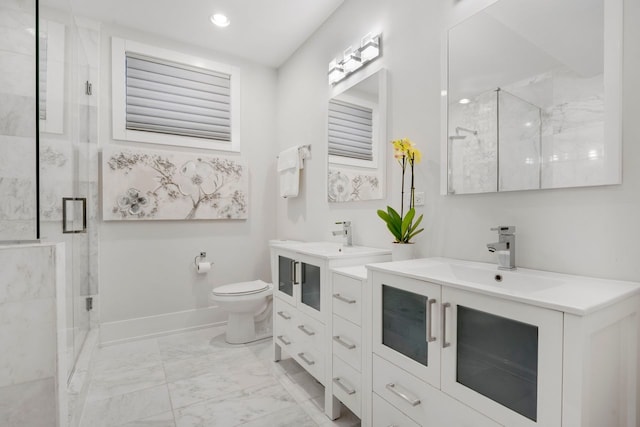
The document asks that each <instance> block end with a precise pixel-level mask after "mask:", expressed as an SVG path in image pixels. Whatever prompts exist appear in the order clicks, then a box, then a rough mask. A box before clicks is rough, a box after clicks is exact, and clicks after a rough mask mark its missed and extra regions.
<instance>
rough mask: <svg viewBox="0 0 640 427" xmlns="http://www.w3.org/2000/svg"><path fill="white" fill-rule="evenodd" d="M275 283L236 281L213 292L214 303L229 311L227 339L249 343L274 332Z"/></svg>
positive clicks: (233, 341) (211, 297) (238, 342)
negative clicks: (273, 297)
mask: <svg viewBox="0 0 640 427" xmlns="http://www.w3.org/2000/svg"><path fill="white" fill-rule="evenodd" d="M272 295H273V285H272V284H271V283H266V282H263V281H262V280H253V281H251V282H240V283H232V284H230V285H224V286H219V287H217V288H214V289H213V291H211V294H210V296H209V300H210V302H212V303H214V304H216V305H218V306H220V308H222V309H223V310H225V311H226V312H228V313H229V318H228V321H227V331H226V339H225V340H226V341H227V342H228V343H229V344H246V343H249V342H252V341H257V340H261V339H264V338H268V337H270V336H271V333H272V326H271V323H272V321H271V318H272V311H273V300H272Z"/></svg>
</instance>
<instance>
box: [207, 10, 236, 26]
mask: <svg viewBox="0 0 640 427" xmlns="http://www.w3.org/2000/svg"><path fill="white" fill-rule="evenodd" d="M209 19H210V20H211V22H212V23H213V24H214V25H217V26H218V27H222V28H224V27H228V26H229V24H230V23H231V21H229V18H228V17H227V15H224V14H222V13H214V14H213V15H211V17H210V18H209Z"/></svg>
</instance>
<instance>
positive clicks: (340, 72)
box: [329, 59, 344, 84]
mask: <svg viewBox="0 0 640 427" xmlns="http://www.w3.org/2000/svg"><path fill="white" fill-rule="evenodd" d="M343 78H344V68H342V65H341V64H340V63H339V62H338V60H336V59H334V60H333V61H331V62H329V84H335V83H337V82H339V81H340V80H342V79H343Z"/></svg>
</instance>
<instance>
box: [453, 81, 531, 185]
mask: <svg viewBox="0 0 640 427" xmlns="http://www.w3.org/2000/svg"><path fill="white" fill-rule="evenodd" d="M464 101H465V103H461V102H455V103H452V104H450V105H449V117H448V119H449V120H448V127H449V129H448V135H449V138H448V144H447V149H448V156H447V157H448V162H449V164H448V192H449V194H456V193H457V194H468V193H486V192H495V191H510V190H525V189H533V188H540V177H541V170H540V165H541V159H540V149H541V144H542V126H541V125H542V116H541V115H542V110H541V108H539V107H537V106H535V105H533V104H531V103H529V102H527V101H525V100H523V99H521V98H519V97H517V96H515V95H513V94H511V93H509V92H507V91H505V90H504V89H500V88H497V89H495V90H491V91H488V92H484V93H482V94H480V95H478V96H476V97H475V98H473V99H467V100H464Z"/></svg>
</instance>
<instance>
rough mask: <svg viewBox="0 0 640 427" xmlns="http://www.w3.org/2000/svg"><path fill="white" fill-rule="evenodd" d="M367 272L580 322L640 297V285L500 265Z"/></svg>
mask: <svg viewBox="0 0 640 427" xmlns="http://www.w3.org/2000/svg"><path fill="white" fill-rule="evenodd" d="M366 268H367V269H369V270H374V271H381V272H385V273H391V274H397V275H400V276H405V277H410V278H414V279H418V280H424V281H428V282H432V283H435V284H439V285H442V286H449V287H453V288H458V289H462V290H469V291H473V292H478V293H481V294H485V295H490V296H495V297H499V298H502V299H508V300H513V301H518V302H522V303H526V304H530V305H535V306H539V307H544V308H549V309H552V310H558V311H562V312H565V313H571V314H576V315H579V316H584V315H587V314H590V313H593V312H595V311H597V310H599V309H601V308H604V307H606V306H608V305H611V304H614V303H616V302H618V301H622V300H624V299H626V298H629V297H632V296H635V295H638V294H640V283H636V282H626V281H620V280H608V279H597V278H592V277H583V276H575V275H570V274H562V273H552V272H548V271H541V270H531V269H526V268H518V269H517V270H516V271H503V270H498V268H497V266H496V265H495V264H487V263H480V262H471V261H462V260H456V259H450V258H424V259H414V260H408V261H396V262H386V263H376V264H368V265H367V266H366ZM485 273H486V275H485ZM496 274H499V275H501V278H502V282H497V281H496V280H495V279H494V278H495V275H496ZM485 276H486V277H485Z"/></svg>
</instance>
